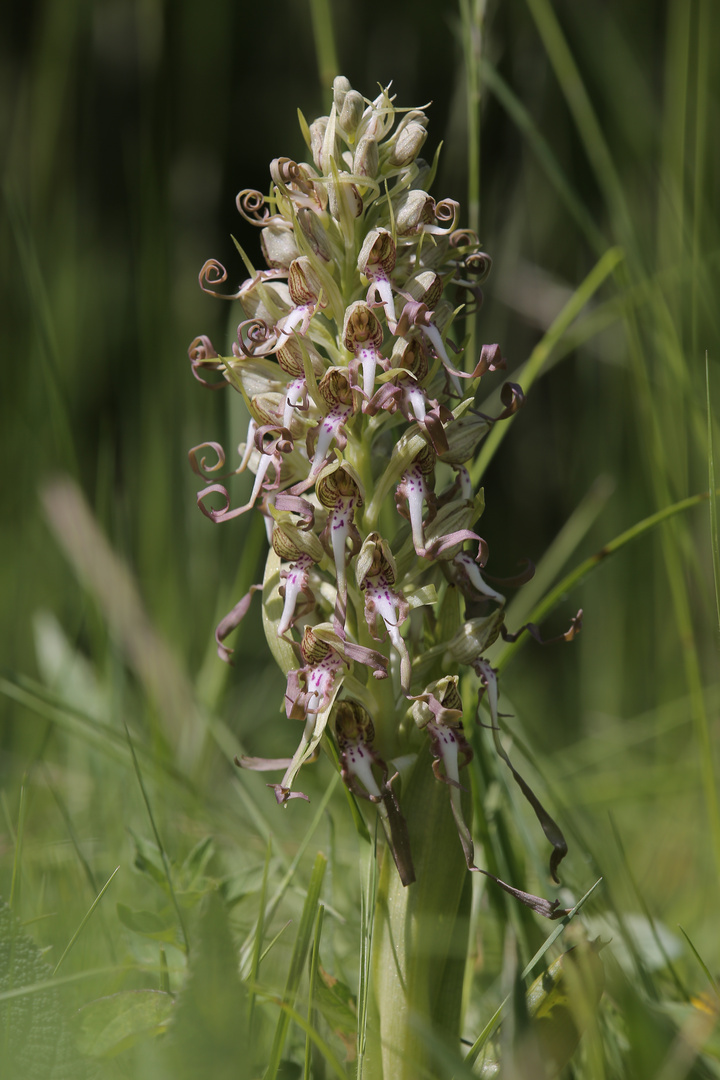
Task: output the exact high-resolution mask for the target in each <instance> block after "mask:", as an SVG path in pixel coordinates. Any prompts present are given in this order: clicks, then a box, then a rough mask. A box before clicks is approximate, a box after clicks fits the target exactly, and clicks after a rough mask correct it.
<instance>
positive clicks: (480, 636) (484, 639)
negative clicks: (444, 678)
mask: <svg viewBox="0 0 720 1080" xmlns="http://www.w3.org/2000/svg"><path fill="white" fill-rule="evenodd" d="M503 617H504V616H503V611H502V610H501V609H500V610H498V611H493V613H492V615H488V616H487V617H486V618H484V619H470V620H469V621H468V622H466V623H463V625H462V626H461V627H460V629H459V630H458V632H457V634H456V635H455V637H454V638H452V640H451V641H450V642H449V644H448V648H447V652H446V654H445V656H446V657H447V658H448V662H449V663H450V662H452V661H454V662H455V663H457V664H472V662H473V661H474V660H477V658H478V657H479V656H482V654H483V653H484V652H485V650H486V649H488V648H489V647H490V646H491V645H492V643H493V641H495V639H496V638H497V637H498V635H499V633H500V627H501V626H502V623H503Z"/></svg>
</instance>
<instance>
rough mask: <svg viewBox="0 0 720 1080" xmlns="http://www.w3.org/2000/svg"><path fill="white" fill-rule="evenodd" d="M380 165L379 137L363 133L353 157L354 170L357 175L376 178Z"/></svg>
mask: <svg viewBox="0 0 720 1080" xmlns="http://www.w3.org/2000/svg"><path fill="white" fill-rule="evenodd" d="M379 167H380V156H379V152H378V144H377V139H375V138H373V136H372V135H363V137H362V139H360V141H359V142H358V144H357V149H356V150H355V157H354V158H353V172H354V173H355V175H356V176H369V177H371V178H372V179H374V178H375V177H376V176H377V174H378V169H379Z"/></svg>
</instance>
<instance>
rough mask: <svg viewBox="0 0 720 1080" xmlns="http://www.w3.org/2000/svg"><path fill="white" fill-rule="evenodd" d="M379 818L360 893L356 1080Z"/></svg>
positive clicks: (365, 1013) (363, 1041)
mask: <svg viewBox="0 0 720 1080" xmlns="http://www.w3.org/2000/svg"><path fill="white" fill-rule="evenodd" d="M378 828H379V819H378V818H376V819H375V840H374V844H373V847H372V849H371V851H370V852H366V855H365V858H366V861H367V871H366V873H365V875H364V879H365V880H364V883H363V888H362V891H361V893H360V978H359V986H358V997H357V1018H358V1020H357V1074H356V1075H357V1080H362V1077H363V1067H364V1063H365V1053H366V1048H367V1026H368V1017H369V1011H370V970H371V969H370V961H371V958H372V943H373V930H374V926H375V901H376V899H377V887H378V856H377V835H378Z"/></svg>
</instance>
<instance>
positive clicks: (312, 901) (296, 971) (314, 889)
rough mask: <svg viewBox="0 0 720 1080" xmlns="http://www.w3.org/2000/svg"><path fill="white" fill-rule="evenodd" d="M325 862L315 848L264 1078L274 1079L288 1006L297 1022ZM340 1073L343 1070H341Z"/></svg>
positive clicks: (283, 1037) (287, 1022)
mask: <svg viewBox="0 0 720 1080" xmlns="http://www.w3.org/2000/svg"><path fill="white" fill-rule="evenodd" d="M326 866H327V859H326V858H325V856H324V855H323V854H322V853H321V852H318V854H317V856H316V858H315V864H314V866H313V871H312V874H311V876H310V883H309V885H308V891H307V896H306V897H305V903H304V905H303V910H302V915H301V916H300V925H299V926H298V932H297V937H296V938H295V946H294V948H293V952H292V956H291V958H290V966H289V968H288V974H287V980H286V982H285V991H284V993H283V996H282V1001H281V1002H279V1004H280V1006H281V1009H282V1011H281V1013H280V1016H279V1017H278V1022H277V1027H276V1029H275V1037H274V1039H273V1044H272V1048H271V1050H270V1058H269V1061H268V1067H267V1071H266V1073H265V1080H275V1077H276V1076H277V1073H278V1069H279V1068H280V1059H281V1057H282V1052H283V1047H284V1046H285V1038H286V1036H287V1032H288V1027H289V1025H290V1020H291V1013H290V1011H289V1010H292V1019H293V1020H295V1021H296V1023H297V1022H298V1020H297V1017H299V1015H300V1014H299V1013H296V1012H295V1011H294V1004H295V998H296V996H297V991H298V987H299V985H300V977H301V975H302V971H303V967H304V965H305V958H306V956H307V952H308V948H309V945H310V936H311V934H312V927H313V922H314V921H315V918H316V912H317V908H318V903H319V900H320V890H321V888H322V883H323V877H324V876H325V867H326ZM300 1026H301V1027H303V1028H305V1026H306V1021H305V1019H304V1018H302V1022H301V1025H300ZM308 1030H310V1029H308ZM311 1038H312V1036H311ZM340 1075H344V1074H343V1073H342V1072H341V1074H340Z"/></svg>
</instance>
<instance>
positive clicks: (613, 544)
mask: <svg viewBox="0 0 720 1080" xmlns="http://www.w3.org/2000/svg"><path fill="white" fill-rule="evenodd" d="M707 498H709V495H708V492H706V491H703V492H701V493H700V494H699V495H690V496H689V497H688V498H687V499H681V500H680V502H677V503H673V505H672V506H666V507H665V509H664V510H658V512H657V513H656V514H650V516H649V517H646V518H643V520H642V521H638V522H637V523H636V524H635V525H632V526H631V527H630V528H629V529H626V530H625V532H622V533H620V535H619V536H616V537H615V539H614V540H611V541H610V543H608V544H605V546H604V547H602V548H601V549H600V551H596V552H595V554H594V555H590V556H589V558H587V559H585V560H584V561H583V562H581V563H580V564H579V566H576V567H575V569H574V570H571V571H570V573H569V574H566V576H565V577H564V578H563V579H562V581H560V582H559V583H558V584H557V585H556V586H555V588H554V589H552V590H551V591H550V592H549V593H548V594H547V596H545V597H544V598H543V599H542V600H541V601H540V603H539V604H537V605H536V606H535V607H534V608H533V610H532V611H531V612H530V620H529V621H530V622H540V621H541V620H542V619H544V618H545V616H546V615H549V614H550V612H551V611H552V610H553V609H554V608H555V607H556V606H557V605H558V604H559V603H560V601H561V600H562V599H564V598H565V596H566V595H567V594H568V593H569V592H570V591H571V589H573V588H575V586H576V585H579V584H580V582H581V581H582V580H583V578H585V577H587V575H588V574H589V573H590V572H591V571H592V570H594V569H595V567H596V566H599V565H600V563H602V562H604V561H605V559H607V558H609V556H611V555H614V554H615V553H616V552H617V551H619V550H620V548H622V547H624V546H625V544H629V543H630V542H631V541H632V540H637V539H638V538H639V537H641V536H643V535H644V534H645V533H647V532H650V530H651V529H654V528H655V526H656V525H660V524H661V523H662V522H663V521H668V520H669V519H670V518H672V517H675V516H676V515H677V514H682V513H684V511H686V510H690V509H692V507H694V506H698V505H699V504H700V503H701V502H703V501H704V500H705V499H707ZM524 640H525V635H523V636H522V637H520V638H518V640H517V641H514V642H507V643H506V644H504V645H503V646H502V647H501V650H500V652H499V654H498V660H497V662H498V666H499V667H504V666H505V665H506V664H507V662H508V660H509V659H510V658H511V656H512V655H513V654H514V653H515V652H516V651H517V650H518V649H519V648H522V645H523V643H524Z"/></svg>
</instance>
